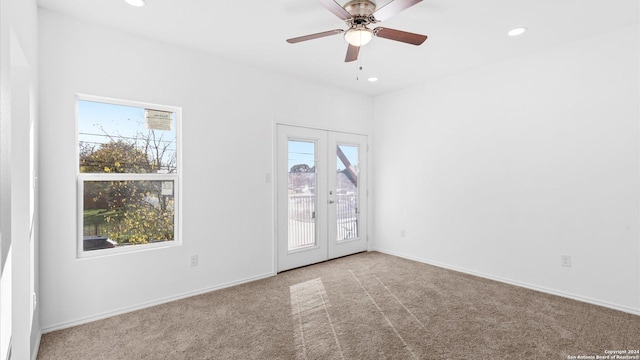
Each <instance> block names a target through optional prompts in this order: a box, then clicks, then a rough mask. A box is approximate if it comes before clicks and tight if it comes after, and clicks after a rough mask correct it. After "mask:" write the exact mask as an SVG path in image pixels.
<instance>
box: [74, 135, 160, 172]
mask: <svg viewBox="0 0 640 360" xmlns="http://www.w3.org/2000/svg"><path fill="white" fill-rule="evenodd" d="M80 172H81V173H138V174H140V173H150V172H152V165H151V163H150V162H149V157H148V156H147V153H146V152H144V151H142V150H141V149H138V148H137V147H136V145H135V143H132V142H125V141H123V140H117V141H111V142H108V143H104V144H101V145H100V146H99V147H98V149H97V150H96V149H93V148H91V147H87V146H86V145H85V147H84V148H83V149H81V151H80Z"/></svg>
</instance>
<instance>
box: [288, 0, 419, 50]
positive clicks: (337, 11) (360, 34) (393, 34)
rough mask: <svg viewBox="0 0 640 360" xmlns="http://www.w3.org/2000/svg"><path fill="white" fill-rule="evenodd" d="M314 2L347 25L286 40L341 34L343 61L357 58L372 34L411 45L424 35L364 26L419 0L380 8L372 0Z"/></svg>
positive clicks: (402, 0) (393, 1)
mask: <svg viewBox="0 0 640 360" xmlns="http://www.w3.org/2000/svg"><path fill="white" fill-rule="evenodd" d="M318 1H319V2H320V4H322V6H324V7H325V8H326V9H327V10H329V11H331V12H332V13H333V14H334V15H336V16H337V17H339V18H340V19H342V20H344V21H345V22H346V23H347V25H348V26H349V28H348V29H347V30H342V29H335V30H329V31H324V32H320V33H316V34H310V35H305V36H300V37H295V38H291V39H287V42H288V43H290V44H295V43H299V42H302V41H307V40H313V39H318V38H322V37H325V36H331V35H337V34H342V33H344V38H345V40H346V41H347V42H348V43H349V47H348V48H347V56H346V57H345V59H344V61H345V62H351V61H355V60H357V59H358V53H359V52H360V47H361V46H363V45H365V44H367V43H368V42H369V41H371V39H372V38H373V37H374V36H377V37H381V38H385V39H389V40H395V41H400V42H403V43H407V44H412V45H421V44H422V43H423V42H424V41H425V40H427V36H426V35H420V34H414V33H410V32H406V31H401V30H395V29H390V28H386V27H376V28H374V29H369V28H368V27H367V26H368V25H370V24H375V23H379V22H381V21H384V20H387V19H388V18H390V17H392V16H393V15H395V14H397V13H399V12H400V11H402V10H404V9H407V8H409V7H411V6H413V5H415V4H417V3H419V2H421V1H422V0H391V2H389V3H388V4H386V5H384V6H382V7H380V8H377V6H376V3H375V2H374V1H373V0H351V1H349V2H348V3H346V4H345V5H344V6H342V5H340V4H339V3H337V2H336V1H334V0H318Z"/></svg>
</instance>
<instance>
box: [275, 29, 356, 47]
mask: <svg viewBox="0 0 640 360" xmlns="http://www.w3.org/2000/svg"><path fill="white" fill-rule="evenodd" d="M342 32H344V30H342V29H335V30H329V31H323V32H319V33H316V34H311V35H305V36H299V37H295V38H292V39H287V42H288V43H289V44H295V43H299V42H301V41H307V40H313V39H318V38H322V37H325V36H331V35H336V34H340V33H342Z"/></svg>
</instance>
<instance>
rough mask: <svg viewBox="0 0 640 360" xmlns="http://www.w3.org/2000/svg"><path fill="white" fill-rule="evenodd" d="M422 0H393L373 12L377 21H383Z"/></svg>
mask: <svg viewBox="0 0 640 360" xmlns="http://www.w3.org/2000/svg"><path fill="white" fill-rule="evenodd" d="M421 1H422V0H393V1H391V2H390V3H388V4H387V5H385V6H383V7H381V8H380V9H378V10H376V11H375V12H374V13H373V17H374V18H376V20H378V21H385V20H387V19H388V18H390V17H392V16H393V15H395V14H397V13H399V12H400V11H402V10H404V9H407V8H410V7H412V6H413V5H415V4H417V3H419V2H421Z"/></svg>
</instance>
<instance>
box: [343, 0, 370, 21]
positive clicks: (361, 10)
mask: <svg viewBox="0 0 640 360" xmlns="http://www.w3.org/2000/svg"><path fill="white" fill-rule="evenodd" d="M344 9H345V10H347V12H348V13H349V14H351V16H353V17H354V18H356V17H367V18H368V17H369V16H370V15H371V14H373V13H374V11H376V3H374V2H373V1H370V0H352V1H349V2H348V3H346V4H345V5H344Z"/></svg>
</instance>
